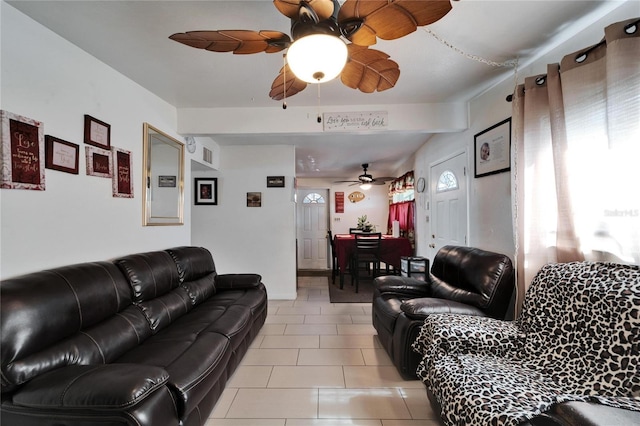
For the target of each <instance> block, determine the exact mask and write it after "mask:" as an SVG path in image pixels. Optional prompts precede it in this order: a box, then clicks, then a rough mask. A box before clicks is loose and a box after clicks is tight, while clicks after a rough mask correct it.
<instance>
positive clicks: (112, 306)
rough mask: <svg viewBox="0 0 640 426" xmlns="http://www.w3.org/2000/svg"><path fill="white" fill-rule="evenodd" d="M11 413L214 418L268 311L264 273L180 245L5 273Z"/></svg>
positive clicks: (29, 420) (38, 417)
mask: <svg viewBox="0 0 640 426" xmlns="http://www.w3.org/2000/svg"><path fill="white" fill-rule="evenodd" d="M0 290H1V294H0V303H1V306H0V312H1V319H2V336H1V342H0V343H1V345H2V347H1V353H2V382H1V384H2V405H1V408H2V410H1V418H0V420H1V421H0V423H2V424H3V425H7V426H9V425H16V426H17V425H20V426H36V425H38V426H40V425H81V426H89V425H91V426H95V425H100V426H105V425H136V426H147V425H148V426H164V425H174V426H177V425H181V426H182V425H185V426H191V425H203V424H204V423H205V422H206V421H207V417H208V414H209V413H210V412H211V410H212V409H213V407H214V405H215V403H216V401H217V400H218V398H219V397H220V394H221V393H222V391H223V389H224V387H225V384H226V382H227V379H228V378H229V377H230V376H231V374H232V373H233V372H234V370H235V368H236V367H237V365H238V364H239V362H240V360H241V359H242V357H243V355H244V354H245V353H246V351H247V349H248V347H249V345H250V343H251V341H252V340H253V339H254V337H255V336H256V335H257V334H258V332H259V330H260V328H261V327H262V325H263V324H264V321H265V319H266V315H267V293H266V289H265V286H264V285H263V284H262V282H261V277H260V275H257V274H225V275H217V274H216V270H215V264H214V262H213V258H212V256H211V254H210V253H209V251H208V250H206V249H204V248H199V247H178V248H173V249H168V250H164V251H156V252H148V253H140V254H133V255H130V256H125V257H122V258H119V259H116V260H114V261H109V262H107V261H101V262H91V263H82V264H77V265H71V266H65V267H60V268H56V269H51V270H47V271H41V272H35V273H31V274H28V275H24V276H20V277H16V278H11V279H7V280H4V281H2V283H0Z"/></svg>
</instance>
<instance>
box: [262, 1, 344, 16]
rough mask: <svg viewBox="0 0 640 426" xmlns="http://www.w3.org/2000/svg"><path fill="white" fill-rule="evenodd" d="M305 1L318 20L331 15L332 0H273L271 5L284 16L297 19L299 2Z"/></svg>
mask: <svg viewBox="0 0 640 426" xmlns="http://www.w3.org/2000/svg"><path fill="white" fill-rule="evenodd" d="M303 2H304V3H306V4H307V5H309V7H311V9H313V11H314V12H315V13H316V15H318V20H319V21H324V20H325V19H328V18H329V17H330V16H331V15H333V8H334V6H333V1H332V0H306V1H305V0H273V5H274V6H275V7H276V9H278V11H280V13H282V14H283V15H284V16H286V17H288V18H291V19H293V20H297V19H298V13H299V10H300V3H303Z"/></svg>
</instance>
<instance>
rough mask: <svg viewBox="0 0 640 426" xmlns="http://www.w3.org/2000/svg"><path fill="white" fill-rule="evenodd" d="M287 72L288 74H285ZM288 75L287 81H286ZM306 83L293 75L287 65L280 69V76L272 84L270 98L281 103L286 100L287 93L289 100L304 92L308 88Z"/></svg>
mask: <svg viewBox="0 0 640 426" xmlns="http://www.w3.org/2000/svg"><path fill="white" fill-rule="evenodd" d="M285 70H286V73H285ZM285 75H286V81H285ZM308 84H309V83H307V82H306V81H302V80H300V79H299V78H297V77H296V76H295V74H293V72H292V71H291V69H289V65H288V64H287V65H285V66H284V67H282V68H280V74H278V76H277V77H276V79H275V80H273V83H272V84H271V91H270V92H269V97H271V99H273V100H274V101H281V100H282V99H284V95H285V92H286V95H287V98H289V97H291V96H293V95H295V94H297V93H299V92H302V91H303V90H304V89H306V88H307V85H308Z"/></svg>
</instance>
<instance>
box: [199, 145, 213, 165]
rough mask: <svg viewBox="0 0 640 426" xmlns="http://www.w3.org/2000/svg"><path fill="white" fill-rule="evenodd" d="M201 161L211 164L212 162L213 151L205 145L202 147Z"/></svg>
mask: <svg viewBox="0 0 640 426" xmlns="http://www.w3.org/2000/svg"><path fill="white" fill-rule="evenodd" d="M202 161H204V162H205V163H209V164H211V163H212V162H213V151H211V150H210V149H208V148H206V147H202Z"/></svg>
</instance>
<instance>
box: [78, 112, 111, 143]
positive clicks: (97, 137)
mask: <svg viewBox="0 0 640 426" xmlns="http://www.w3.org/2000/svg"><path fill="white" fill-rule="evenodd" d="M84 143H86V144H87V145H93V146H97V147H98V148H102V149H110V148H111V125H110V124H107V123H105V122H104V121H101V120H98V119H97V118H94V117H91V116H90V115H86V114H85V116H84Z"/></svg>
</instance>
